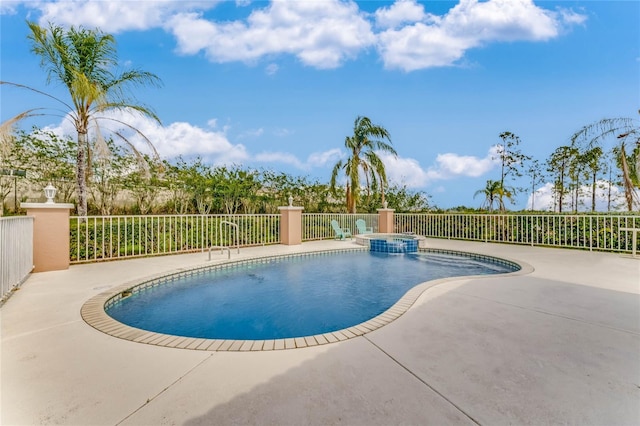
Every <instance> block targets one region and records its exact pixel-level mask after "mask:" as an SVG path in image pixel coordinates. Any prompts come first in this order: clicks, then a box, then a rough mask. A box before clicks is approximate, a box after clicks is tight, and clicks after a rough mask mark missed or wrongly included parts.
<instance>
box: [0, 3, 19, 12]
mask: <svg viewBox="0 0 640 426" xmlns="http://www.w3.org/2000/svg"><path fill="white" fill-rule="evenodd" d="M20 3H22V1H17V0H15V1H14V0H3V1H1V2H0V15H13V14H15V13H16V8H17V7H18V6H19V5H20Z"/></svg>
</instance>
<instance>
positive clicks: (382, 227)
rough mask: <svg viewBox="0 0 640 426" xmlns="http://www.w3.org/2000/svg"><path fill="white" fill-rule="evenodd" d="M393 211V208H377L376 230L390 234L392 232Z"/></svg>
mask: <svg viewBox="0 0 640 426" xmlns="http://www.w3.org/2000/svg"><path fill="white" fill-rule="evenodd" d="M393 212H395V209H378V232H381V233H390V234H392V233H393V232H394V226H393Z"/></svg>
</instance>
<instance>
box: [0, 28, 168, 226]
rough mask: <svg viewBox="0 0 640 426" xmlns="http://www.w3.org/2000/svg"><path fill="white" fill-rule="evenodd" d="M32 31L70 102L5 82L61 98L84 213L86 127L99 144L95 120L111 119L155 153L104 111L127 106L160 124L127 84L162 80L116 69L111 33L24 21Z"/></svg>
mask: <svg viewBox="0 0 640 426" xmlns="http://www.w3.org/2000/svg"><path fill="white" fill-rule="evenodd" d="M28 25H29V29H30V30H31V33H30V34H29V36H28V38H29V40H30V41H31V51H32V52H33V53H34V54H35V55H36V56H38V57H40V65H41V67H42V68H43V69H44V70H45V71H46V72H47V83H51V82H52V81H56V82H59V83H62V84H63V85H64V86H65V87H66V88H67V90H68V92H69V96H70V98H71V102H70V103H68V102H64V101H62V100H60V99H58V98H56V97H54V96H51V95H49V94H47V93H44V92H42V91H39V90H37V89H34V88H31V87H28V86H25V85H22V84H17V83H11V82H5V81H0V84H7V85H11V86H15V87H20V88H23V89H27V90H31V91H33V92H36V93H39V94H42V95H44V96H47V97H49V98H52V99H55V100H56V101H58V102H60V103H61V104H62V105H64V107H65V108H66V109H67V115H66V117H65V118H67V119H69V120H71V121H72V123H73V125H74V127H75V130H76V132H77V149H78V151H77V164H76V174H77V176H76V181H77V184H76V192H77V196H78V215H79V216H85V215H86V214H87V172H88V169H89V168H88V163H89V161H90V153H91V151H90V145H89V130H90V129H94V130H95V137H96V140H97V141H98V143H100V141H103V139H102V136H101V129H100V128H99V127H98V120H101V119H104V120H110V121H111V122H115V123H117V124H118V125H119V126H124V127H127V128H129V129H131V130H133V131H134V132H135V133H136V134H138V135H140V136H142V138H143V139H144V140H145V141H146V142H147V144H148V145H149V146H150V148H151V150H152V151H153V154H154V156H155V157H156V158H157V152H156V151H155V148H153V145H152V144H151V142H150V141H149V140H148V139H147V138H146V137H145V136H144V135H143V134H142V133H141V132H139V131H138V130H137V129H135V128H133V127H132V126H130V125H128V124H127V123H124V122H122V121H120V120H117V119H114V118H108V117H105V116H104V115H103V114H104V113H106V112H113V111H129V112H135V113H139V114H141V115H143V116H146V117H150V118H152V119H154V120H155V121H157V122H158V123H160V120H159V118H158V117H157V116H156V115H155V113H154V112H153V111H152V110H151V109H149V108H148V107H145V106H143V105H140V104H137V103H135V100H134V99H133V98H130V97H127V89H129V87H130V86H135V85H140V86H144V85H146V84H150V85H155V86H158V85H160V79H159V78H158V77H157V76H156V75H155V74H152V73H149V72H146V71H139V70H128V71H124V72H122V73H121V74H115V73H114V69H115V68H116V67H117V65H118V57H117V54H116V47H115V39H114V37H113V36H112V35H109V34H104V33H102V32H101V31H100V30H98V29H95V30H89V29H84V28H82V27H80V28H74V27H71V28H69V29H64V28H62V27H61V26H57V25H54V24H49V28H44V27H41V26H39V25H38V24H36V23H33V22H28ZM42 110H43V109H32V110H29V111H25V112H23V113H21V114H19V115H18V116H16V117H13V118H12V119H9V120H7V121H6V122H4V123H2V125H1V126H2V127H1V128H0V135H2V134H4V135H6V134H7V132H8V129H9V128H10V127H11V126H12V125H13V124H14V123H15V122H16V121H18V120H21V119H24V118H27V117H30V116H35V115H44V113H43V111H42ZM112 132H113V133H114V134H115V135H116V136H118V137H119V138H121V139H122V140H124V141H125V142H126V143H127V144H129V145H130V146H131V148H133V151H134V153H135V154H136V156H137V157H138V158H139V159H141V158H142V156H141V155H140V153H139V152H138V151H137V150H135V148H134V147H133V145H132V144H131V143H129V141H128V140H127V139H126V137H125V136H124V135H123V134H122V133H121V132H119V131H117V130H114V131H112Z"/></svg>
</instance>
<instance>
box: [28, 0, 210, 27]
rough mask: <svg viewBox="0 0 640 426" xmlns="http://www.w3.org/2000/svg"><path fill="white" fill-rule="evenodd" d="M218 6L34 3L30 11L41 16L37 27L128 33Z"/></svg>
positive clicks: (166, 1)
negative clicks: (52, 25)
mask: <svg viewBox="0 0 640 426" xmlns="http://www.w3.org/2000/svg"><path fill="white" fill-rule="evenodd" d="M217 3H218V2H196V1H179V0H145V1H128V0H108V1H107V0H98V1H95V0H94V1H90V0H67V1H53V2H49V1H37V2H34V3H33V4H31V5H30V6H31V7H37V8H38V9H40V11H41V12H42V16H41V17H40V19H39V23H40V24H41V25H48V23H49V22H55V23H56V24H58V25H63V26H71V25H74V26H78V25H82V26H85V27H89V28H100V29H101V30H102V31H105V32H107V33H119V32H122V31H128V30H147V29H150V28H157V27H161V26H162V25H163V23H164V22H165V21H166V20H167V19H168V18H169V17H170V16H171V15H173V14H174V13H177V12H179V11H185V10H192V9H196V8H197V9H198V10H203V9H204V10H206V9H210V8H212V7H215V5H216V4H217Z"/></svg>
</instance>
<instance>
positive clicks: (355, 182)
mask: <svg viewBox="0 0 640 426" xmlns="http://www.w3.org/2000/svg"><path fill="white" fill-rule="evenodd" d="M344 146H345V147H346V148H347V150H348V151H349V152H350V153H351V155H350V157H349V158H347V159H346V160H340V161H338V163H337V164H336V165H335V166H334V167H333V171H332V172H331V184H330V186H331V192H332V193H333V194H334V195H335V193H336V181H337V178H338V174H339V173H340V171H341V170H344V174H345V175H346V177H347V184H346V194H347V200H346V201H347V212H349V213H355V212H356V207H357V204H358V200H359V198H360V189H361V188H360V186H361V185H360V172H362V174H363V176H364V178H365V179H366V181H367V185H366V187H367V189H370V188H371V186H372V185H373V186H374V187H375V186H376V184H377V183H379V184H380V189H381V194H382V202H383V204H384V188H385V186H386V185H387V174H386V171H385V166H384V163H383V162H382V159H381V158H380V157H379V156H378V154H377V152H376V151H383V152H388V153H390V154H393V155H394V156H396V155H397V153H396V150H395V149H394V148H393V146H391V136H390V134H389V132H388V131H387V129H385V128H384V127H382V126H379V125H376V124H373V123H371V120H370V119H369V118H368V117H362V116H358V117H357V118H356V120H355V122H354V123H353V135H352V136H347V137H346V138H345V141H344Z"/></svg>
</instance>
